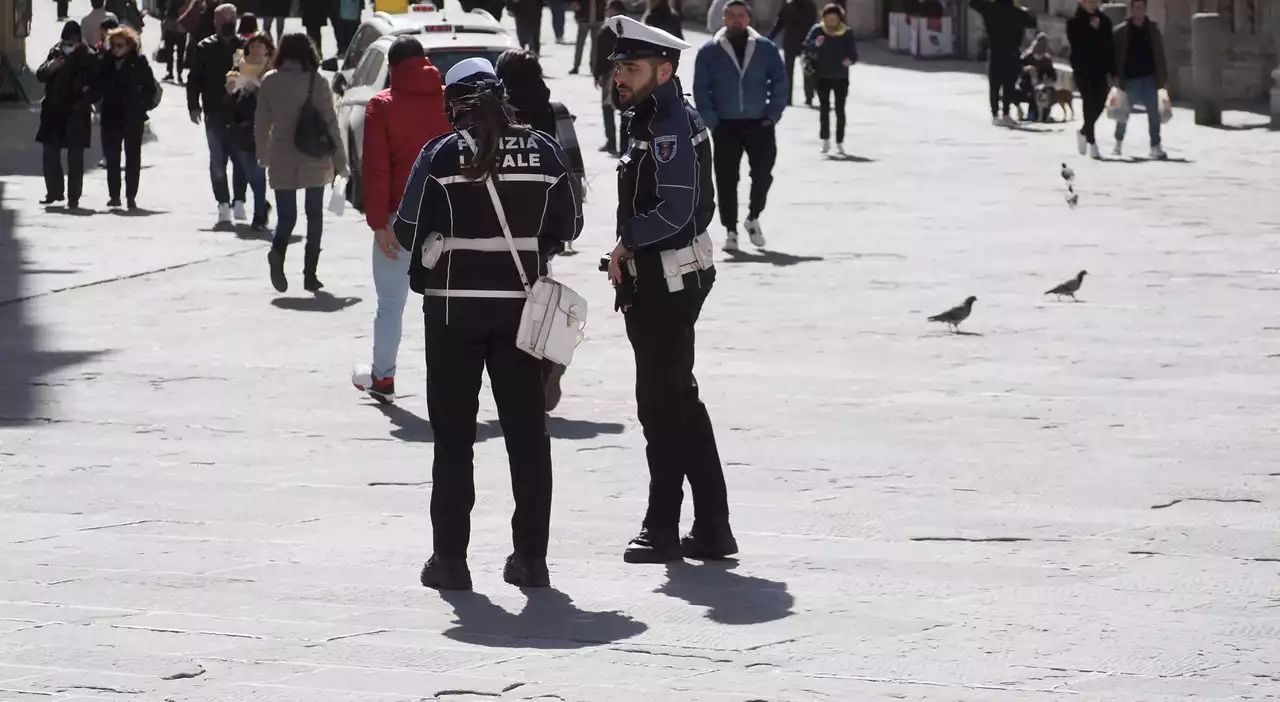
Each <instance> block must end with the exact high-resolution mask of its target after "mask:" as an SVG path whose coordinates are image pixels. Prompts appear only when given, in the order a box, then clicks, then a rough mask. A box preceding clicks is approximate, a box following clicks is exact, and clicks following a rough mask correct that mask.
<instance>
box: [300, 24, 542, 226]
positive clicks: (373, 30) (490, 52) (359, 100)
mask: <svg viewBox="0 0 1280 702" xmlns="http://www.w3.org/2000/svg"><path fill="white" fill-rule="evenodd" d="M450 5H451V6H452V5H453V3H450ZM402 36H411V37H413V38H414V39H417V40H418V41H420V42H422V48H423V49H425V50H426V54H427V58H428V59H430V61H431V64H432V65H433V66H435V67H436V68H437V69H439V71H440V75H441V77H443V76H444V74H446V73H448V72H449V69H450V68H452V67H453V65H454V64H455V63H457V62H459V61H461V60H463V59H465V58H470V57H472V56H480V57H483V58H486V59H489V60H490V61H492V62H494V63H496V62H497V61H498V56H500V55H501V54H502V52H504V51H506V50H507V49H511V48H515V47H516V43H515V41H514V40H513V39H512V37H511V35H509V34H508V33H507V32H506V30H504V29H503V28H502V26H501V25H500V24H498V21H497V20H495V19H494V18H493V15H490V14H489V13H488V12H485V11H484V10H479V9H476V10H472V11H471V12H464V11H462V10H461V9H451V8H446V9H445V10H444V11H443V12H441V11H437V10H436V8H435V6H434V5H430V4H425V3H424V4H419V5H410V6H409V12H408V13H406V14H403V15H389V14H387V13H385V12H375V13H374V15H373V17H371V18H370V19H369V20H367V21H366V22H365V23H364V24H363V25H361V26H360V29H359V30H358V31H357V32H356V35H355V37H354V38H353V39H352V41H351V46H350V47H348V49H347V53H346V54H344V56H343V62H342V65H341V66H334V65H332V63H336V61H334V59H330V62H332V63H330V65H329V66H325V68H326V69H328V70H335V71H336V73H335V75H334V77H333V93H334V100H335V101H336V103H337V105H336V106H337V111H338V127H339V129H340V130H341V132H342V135H343V139H344V144H345V146H346V150H347V158H348V160H349V161H350V169H351V178H350V179H349V180H348V181H347V199H348V200H349V201H350V202H351V204H352V206H354V207H355V208H356V209H358V210H361V211H363V210H364V189H363V188H364V186H363V183H362V181H361V178H360V157H361V155H362V154H361V151H362V150H363V145H364V110H365V106H366V105H368V104H369V99H370V98H372V97H373V96H374V95H376V94H377V93H378V92H379V91H381V90H384V89H386V88H387V87H388V86H389V85H390V84H391V69H390V66H388V65H387V52H388V51H390V50H391V43H392V42H394V41H395V40H396V38H397V37H402Z"/></svg>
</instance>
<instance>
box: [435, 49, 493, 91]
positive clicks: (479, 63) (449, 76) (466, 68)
mask: <svg viewBox="0 0 1280 702" xmlns="http://www.w3.org/2000/svg"><path fill="white" fill-rule="evenodd" d="M476 74H484V75H487V76H489V77H493V76H495V75H496V72H495V71H494V70H493V64H492V63H489V60H488V59H483V58H480V57H479V56H472V57H471V58H465V59H462V60H461V61H459V62H457V63H455V64H453V68H450V69H449V72H448V73H446V74H445V76H444V84H445V85H453V84H454V83H457V82H458V81H460V80H462V79H464V78H470V77H471V76H474V75H476Z"/></svg>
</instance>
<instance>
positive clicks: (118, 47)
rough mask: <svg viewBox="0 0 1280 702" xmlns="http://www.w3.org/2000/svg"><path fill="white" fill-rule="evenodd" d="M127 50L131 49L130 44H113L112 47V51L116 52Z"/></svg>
mask: <svg viewBox="0 0 1280 702" xmlns="http://www.w3.org/2000/svg"><path fill="white" fill-rule="evenodd" d="M127 48H129V45H128V44H114V43H113V44H112V45H111V49H112V51H114V50H116V49H127Z"/></svg>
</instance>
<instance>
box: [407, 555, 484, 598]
mask: <svg viewBox="0 0 1280 702" xmlns="http://www.w3.org/2000/svg"><path fill="white" fill-rule="evenodd" d="M418 579H419V580H421V581H422V585H423V587H429V588H432V589H433V590H470V589H471V570H470V569H468V568H467V561H466V559H461V558H459V559H451V558H440V557H439V556H436V555H435V554H434V553H433V554H431V558H429V559H428V560H427V562H426V563H425V564H423V566H422V575H420V576H418Z"/></svg>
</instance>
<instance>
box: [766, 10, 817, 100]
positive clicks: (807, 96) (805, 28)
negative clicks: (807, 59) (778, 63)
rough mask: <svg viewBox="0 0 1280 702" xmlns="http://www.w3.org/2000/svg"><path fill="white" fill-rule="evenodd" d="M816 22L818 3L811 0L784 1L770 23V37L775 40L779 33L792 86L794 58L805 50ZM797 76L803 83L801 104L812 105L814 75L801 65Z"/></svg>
mask: <svg viewBox="0 0 1280 702" xmlns="http://www.w3.org/2000/svg"><path fill="white" fill-rule="evenodd" d="M817 22H818V6H817V5H815V4H814V3H813V0H787V2H786V4H784V5H783V6H782V9H781V10H779V11H778V19H777V20H776V21H775V22H774V23H773V30H772V31H770V32H769V39H770V40H772V41H774V42H776V41H777V40H778V35H779V34H781V35H782V55H783V57H784V60H785V62H786V64H787V83H788V85H794V83H792V81H793V80H794V79H795V75H796V59H798V58H800V56H801V53H802V52H803V51H804V40H805V38H806V37H807V36H808V34H809V30H810V29H813V25H814V24H816V23H817ZM800 75H801V78H802V79H803V80H802V84H803V85H804V104H805V106H806V107H813V76H811V75H809V74H808V73H807V72H805V70H804V67H803V66H801V67H800ZM791 93H792V91H790V90H788V91H787V104H788V105H790V104H791Z"/></svg>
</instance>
